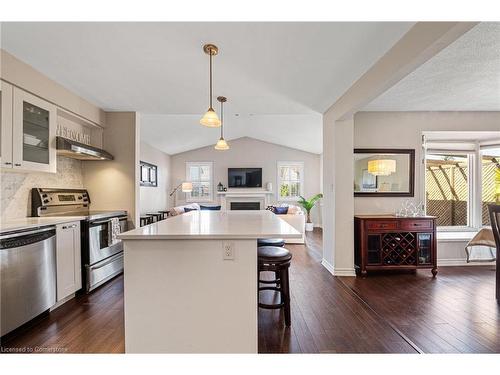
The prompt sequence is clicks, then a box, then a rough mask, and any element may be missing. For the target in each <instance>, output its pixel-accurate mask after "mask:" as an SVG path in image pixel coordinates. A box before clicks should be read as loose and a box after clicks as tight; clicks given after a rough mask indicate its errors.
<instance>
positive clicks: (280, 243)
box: [257, 238, 285, 247]
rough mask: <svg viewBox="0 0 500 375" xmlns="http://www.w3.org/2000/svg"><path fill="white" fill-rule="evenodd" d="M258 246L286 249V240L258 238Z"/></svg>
mask: <svg viewBox="0 0 500 375" xmlns="http://www.w3.org/2000/svg"><path fill="white" fill-rule="evenodd" d="M257 246H258V247H261V246H276V247H284V246H285V240H284V239H283V238H258V239H257Z"/></svg>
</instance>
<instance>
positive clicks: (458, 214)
mask: <svg viewBox="0 0 500 375" xmlns="http://www.w3.org/2000/svg"><path fill="white" fill-rule="evenodd" d="M469 159H470V157H469V156H468V155H467V154H458V153H450V154H427V155H426V162H425V167H426V168H425V169H426V170H425V200H426V202H425V203H426V211H427V215H432V216H436V217H437V219H436V222H437V225H438V226H442V227H467V226H469V225H470V220H469V202H470V198H471V197H470V192H469V164H470V163H469Z"/></svg>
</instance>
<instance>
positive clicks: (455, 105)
mask: <svg viewBox="0 0 500 375" xmlns="http://www.w3.org/2000/svg"><path fill="white" fill-rule="evenodd" d="M363 110H364V111H499V110H500V23H498V22H497V23H480V24H479V25H477V26H475V27H474V28H473V29H471V30H470V31H469V32H467V33H466V34H464V35H463V36H462V37H460V38H459V39H457V40H456V41H455V42H454V43H452V44H450V45H449V46H448V47H446V48H445V49H443V50H442V51H441V52H440V53H438V54H437V55H436V56H434V57H433V58H431V59H430V60H429V61H427V62H426V63H424V64H423V65H421V66H420V67H419V68H417V69H416V70H415V71H413V72H412V73H410V74H409V75H408V76H406V77H405V78H404V79H403V80H401V81H400V82H398V83H397V84H396V85H394V86H393V87H392V88H390V89H389V90H387V91H386V92H385V93H383V94H382V95H381V96H379V97H378V98H376V99H375V100H374V101H372V102H371V103H370V104H369V105H367V106H366V107H365V108H364V109H363Z"/></svg>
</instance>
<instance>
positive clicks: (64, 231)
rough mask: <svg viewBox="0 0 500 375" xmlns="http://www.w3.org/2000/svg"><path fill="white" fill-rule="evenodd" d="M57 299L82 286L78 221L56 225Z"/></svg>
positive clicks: (59, 299)
mask: <svg viewBox="0 0 500 375" xmlns="http://www.w3.org/2000/svg"><path fill="white" fill-rule="evenodd" d="M56 270H57V301H58V302H59V301H61V300H62V299H64V298H66V297H68V296H69V295H71V294H73V293H75V292H76V291H77V290H79V289H80V288H81V287H82V267H81V244H80V222H79V221H75V222H72V223H66V224H59V225H57V227H56Z"/></svg>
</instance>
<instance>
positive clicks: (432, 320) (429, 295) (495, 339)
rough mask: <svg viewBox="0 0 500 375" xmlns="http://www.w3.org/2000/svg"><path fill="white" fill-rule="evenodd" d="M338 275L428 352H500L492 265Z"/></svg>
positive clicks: (499, 314)
mask: <svg viewBox="0 0 500 375" xmlns="http://www.w3.org/2000/svg"><path fill="white" fill-rule="evenodd" d="M340 279H341V280H342V281H343V282H344V283H345V284H346V285H348V286H349V287H350V288H352V290H354V291H355V293H357V294H358V295H359V296H360V297H361V298H362V299H363V300H364V301H365V302H366V303H367V304H368V305H370V307H372V308H373V309H374V310H375V311H376V312H377V313H378V314H380V315H381V316H382V317H383V318H384V319H385V320H386V321H388V322H389V323H390V324H391V325H392V326H393V327H396V329H398V330H399V331H400V332H401V333H402V334H403V335H405V336H407V337H408V338H409V339H410V340H411V341H412V342H413V343H414V344H415V345H416V346H417V347H419V348H420V349H421V350H422V351H423V352H425V353H500V306H499V305H498V304H497V302H496V300H495V266H494V265H492V266H464V267H441V268H439V273H438V276H437V277H436V278H435V279H433V278H431V277H430V272H429V271H428V270H420V271H418V272H417V273H416V274H412V273H410V274H391V275H388V274H382V273H381V274H375V275H369V276H368V277H366V278H359V277H357V278H352V277H351V278H347V277H342V278H340ZM426 301H427V302H426Z"/></svg>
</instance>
